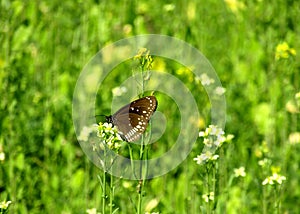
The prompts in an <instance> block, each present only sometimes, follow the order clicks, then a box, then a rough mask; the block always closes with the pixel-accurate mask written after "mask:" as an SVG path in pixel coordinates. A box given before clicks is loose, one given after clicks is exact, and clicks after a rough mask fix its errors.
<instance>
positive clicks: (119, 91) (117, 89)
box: [112, 86, 127, 96]
mask: <svg viewBox="0 0 300 214" xmlns="http://www.w3.org/2000/svg"><path fill="white" fill-rule="evenodd" d="M126 92H127V88H126V87H124V86H120V87H115V88H113V90H112V93H113V95H114V96H122V95H123V94H125V93H126Z"/></svg>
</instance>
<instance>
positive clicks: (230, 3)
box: [224, 0, 245, 14]
mask: <svg viewBox="0 0 300 214" xmlns="http://www.w3.org/2000/svg"><path fill="white" fill-rule="evenodd" d="M224 2H225V3H226V5H227V7H228V8H229V9H230V10H231V12H233V13H234V14H237V13H238V12H239V11H240V10H243V9H244V8H245V4H244V3H243V2H239V1H238V0H224Z"/></svg>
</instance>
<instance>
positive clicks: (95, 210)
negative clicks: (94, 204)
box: [86, 208, 97, 214]
mask: <svg viewBox="0 0 300 214" xmlns="http://www.w3.org/2000/svg"><path fill="white" fill-rule="evenodd" d="M86 212H87V213H88V214H97V209H96V208H92V209H87V210H86Z"/></svg>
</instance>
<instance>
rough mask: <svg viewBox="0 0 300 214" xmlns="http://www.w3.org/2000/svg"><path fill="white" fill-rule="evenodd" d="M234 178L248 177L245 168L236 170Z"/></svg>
mask: <svg viewBox="0 0 300 214" xmlns="http://www.w3.org/2000/svg"><path fill="white" fill-rule="evenodd" d="M234 176H235V177H245V176H246V172H245V167H240V168H238V169H234Z"/></svg>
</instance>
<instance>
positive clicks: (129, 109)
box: [108, 96, 157, 142]
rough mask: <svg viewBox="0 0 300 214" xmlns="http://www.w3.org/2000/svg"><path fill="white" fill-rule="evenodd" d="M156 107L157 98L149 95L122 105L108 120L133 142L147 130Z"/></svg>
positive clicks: (125, 138) (123, 136) (126, 138)
mask: <svg viewBox="0 0 300 214" xmlns="http://www.w3.org/2000/svg"><path fill="white" fill-rule="evenodd" d="M156 108H157V100H156V98H155V97H154V96H147V97H143V98H141V99H138V100H135V101H133V102H131V103H130V104H128V105H126V106H124V107H122V108H121V109H120V110H118V111H117V112H116V113H115V114H113V115H112V116H111V117H109V118H108V120H109V122H112V123H113V124H114V125H115V126H116V127H117V129H118V131H119V133H120V135H121V137H122V138H123V139H124V140H126V141H127V142H132V141H135V140H138V139H139V138H140V137H141V135H142V134H143V133H144V132H145V130H146V128H147V126H148V122H149V120H150V117H151V116H152V114H153V113H154V112H155V110H156Z"/></svg>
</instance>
